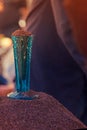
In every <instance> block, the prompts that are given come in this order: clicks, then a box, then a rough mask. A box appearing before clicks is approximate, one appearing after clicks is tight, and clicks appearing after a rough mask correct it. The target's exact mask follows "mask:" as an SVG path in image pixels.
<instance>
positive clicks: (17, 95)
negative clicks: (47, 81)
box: [7, 91, 39, 100]
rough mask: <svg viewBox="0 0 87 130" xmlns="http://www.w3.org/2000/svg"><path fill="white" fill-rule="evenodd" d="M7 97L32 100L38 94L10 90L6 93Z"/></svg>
mask: <svg viewBox="0 0 87 130" xmlns="http://www.w3.org/2000/svg"><path fill="white" fill-rule="evenodd" d="M7 97H8V98H11V99H20V100H33V99H35V98H38V97H39V95H33V96H27V95H24V94H23V93H21V92H17V91H15V92H11V93H9V94H8V95H7Z"/></svg>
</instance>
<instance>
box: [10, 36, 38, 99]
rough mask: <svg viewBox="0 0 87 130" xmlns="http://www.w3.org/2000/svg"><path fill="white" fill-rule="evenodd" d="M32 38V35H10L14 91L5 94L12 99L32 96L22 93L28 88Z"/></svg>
mask: <svg viewBox="0 0 87 130" xmlns="http://www.w3.org/2000/svg"><path fill="white" fill-rule="evenodd" d="M32 40H33V36H32V35H30V36H12V41H13V50H14V61H15V75H16V83H15V89H16V91H15V92H12V93H10V94H8V95H7V96H8V97H10V98H14V99H25V100H31V99H33V98H35V97H37V95H34V96H33V97H28V96H25V95H24V92H28V91H29V90H30V67H31V54H32Z"/></svg>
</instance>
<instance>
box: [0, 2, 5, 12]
mask: <svg viewBox="0 0 87 130" xmlns="http://www.w3.org/2000/svg"><path fill="white" fill-rule="evenodd" d="M3 10H4V4H3V3H2V2H0V12H2V11H3Z"/></svg>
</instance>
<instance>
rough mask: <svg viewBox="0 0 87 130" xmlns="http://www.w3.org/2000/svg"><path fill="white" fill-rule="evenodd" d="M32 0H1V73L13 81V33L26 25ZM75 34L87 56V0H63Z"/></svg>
mask: <svg viewBox="0 0 87 130" xmlns="http://www.w3.org/2000/svg"><path fill="white" fill-rule="evenodd" d="M31 3H32V0H0V75H1V76H3V77H4V78H5V79H7V81H8V83H10V82H13V80H14V77H15V72H14V59H13V50H12V41H11V38H10V37H11V33H12V32H13V31H15V30H16V29H18V28H24V27H25V26H26V20H25V18H26V16H27V14H28V12H29V9H30V6H31ZM63 6H64V8H65V12H66V14H67V16H68V18H69V20H70V23H71V26H72V30H73V36H74V38H75V40H76V43H77V47H78V49H79V50H80V52H81V53H82V54H83V55H84V56H85V57H87V47H86V46H87V45H86V43H87V36H86V34H87V25H86V23H87V17H86V16H87V8H86V6H87V0H63Z"/></svg>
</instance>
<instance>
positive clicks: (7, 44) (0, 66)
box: [0, 0, 32, 83]
mask: <svg viewBox="0 0 87 130" xmlns="http://www.w3.org/2000/svg"><path fill="white" fill-rule="evenodd" d="M31 2H32V0H0V75H1V76H2V77H3V78H5V79H6V80H7V82H8V83H11V82H13V80H14V77H15V72H14V58H13V48H12V40H11V34H12V32H14V31H15V30H16V29H19V28H24V27H25V26H26V21H25V17H26V15H27V12H28V11H29V6H30V5H31ZM3 83H4V79H3Z"/></svg>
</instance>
